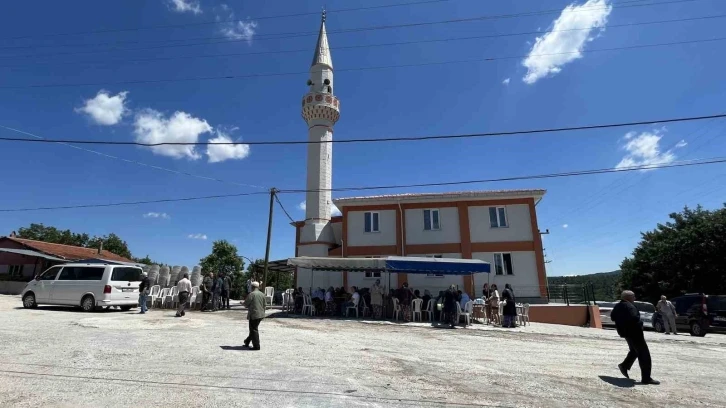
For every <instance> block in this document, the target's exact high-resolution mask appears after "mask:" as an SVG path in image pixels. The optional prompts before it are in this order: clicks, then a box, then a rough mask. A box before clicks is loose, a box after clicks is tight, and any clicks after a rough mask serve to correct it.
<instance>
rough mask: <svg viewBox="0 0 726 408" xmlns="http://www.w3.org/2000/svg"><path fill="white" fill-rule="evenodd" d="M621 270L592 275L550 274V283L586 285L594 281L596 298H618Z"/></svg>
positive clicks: (548, 279)
mask: <svg viewBox="0 0 726 408" xmlns="http://www.w3.org/2000/svg"><path fill="white" fill-rule="evenodd" d="M619 280H620V271H612V272H600V273H593V274H591V275H577V276H550V277H548V278H547V282H548V283H549V284H550V285H584V284H589V283H592V287H593V291H594V292H595V300H616V299H617V298H618V297H619V292H620V290H619V289H618V281H619Z"/></svg>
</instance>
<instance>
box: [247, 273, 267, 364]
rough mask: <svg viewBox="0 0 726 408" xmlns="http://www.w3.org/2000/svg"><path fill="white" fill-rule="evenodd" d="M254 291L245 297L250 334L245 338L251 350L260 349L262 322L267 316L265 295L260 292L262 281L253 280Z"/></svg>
mask: <svg viewBox="0 0 726 408" xmlns="http://www.w3.org/2000/svg"><path fill="white" fill-rule="evenodd" d="M251 286H252V292H251V293H250V294H249V295H247V299H245V307H246V308H247V320H249V326H250V334H249V335H248V336H247V338H246V339H245V345H244V346H245V347H246V348H249V347H250V343H252V348H250V350H259V349H260V332H259V331H258V328H259V327H260V322H262V319H264V318H265V306H266V304H265V303H266V302H265V295H263V294H262V292H260V283H259V282H252V284H251Z"/></svg>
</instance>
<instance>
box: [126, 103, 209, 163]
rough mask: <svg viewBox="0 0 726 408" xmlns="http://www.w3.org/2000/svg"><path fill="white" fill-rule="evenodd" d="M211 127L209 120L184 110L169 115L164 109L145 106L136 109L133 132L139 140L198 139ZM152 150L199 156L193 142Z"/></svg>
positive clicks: (152, 148) (190, 140)
mask: <svg viewBox="0 0 726 408" xmlns="http://www.w3.org/2000/svg"><path fill="white" fill-rule="evenodd" d="M212 130H213V129H212V126H210V125H209V123H207V121H206V120H204V119H199V118H195V117H193V116H191V115H190V114H188V113H186V112H181V111H177V112H174V114H173V115H171V116H170V117H169V118H166V117H165V116H164V114H162V113H161V112H158V111H155V110H153V109H146V110H144V111H142V112H139V113H137V114H136V119H135V121H134V134H135V135H136V141H137V142H140V143H164V142H184V143H196V142H198V141H199V136H200V135H202V134H204V133H211V132H212ZM151 151H153V152H154V153H156V154H158V155H161V156H169V157H173V158H175V159H180V158H183V157H187V158H190V159H193V160H196V159H198V158H199V157H200V155H199V153H198V152H197V150H196V148H195V146H190V145H164V146H153V147H151Z"/></svg>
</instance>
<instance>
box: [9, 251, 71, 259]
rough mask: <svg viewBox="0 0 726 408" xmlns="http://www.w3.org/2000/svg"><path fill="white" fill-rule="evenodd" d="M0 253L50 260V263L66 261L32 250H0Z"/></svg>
mask: <svg viewBox="0 0 726 408" xmlns="http://www.w3.org/2000/svg"><path fill="white" fill-rule="evenodd" d="M0 252H7V253H9V254H18V255H25V256H32V257H36V258H43V259H48V260H50V261H65V259H61V258H56V257H55V256H52V255H46V254H44V253H42V252H38V251H33V250H32V249H15V248H0Z"/></svg>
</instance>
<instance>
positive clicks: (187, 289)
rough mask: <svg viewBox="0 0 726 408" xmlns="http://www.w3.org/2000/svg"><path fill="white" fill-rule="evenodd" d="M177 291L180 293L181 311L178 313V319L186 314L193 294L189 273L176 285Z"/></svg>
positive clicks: (178, 310)
mask: <svg viewBox="0 0 726 408" xmlns="http://www.w3.org/2000/svg"><path fill="white" fill-rule="evenodd" d="M176 290H177V292H178V293H179V309H177V311H176V317H182V316H184V315H185V314H186V313H184V309H186V307H187V302H189V295H191V293H192V282H191V281H190V280H189V274H188V273H185V274H184V277H183V278H182V280H180V281H179V282H178V283H177V284H176Z"/></svg>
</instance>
